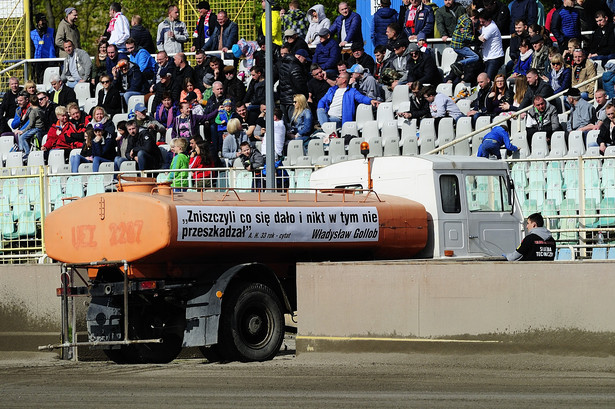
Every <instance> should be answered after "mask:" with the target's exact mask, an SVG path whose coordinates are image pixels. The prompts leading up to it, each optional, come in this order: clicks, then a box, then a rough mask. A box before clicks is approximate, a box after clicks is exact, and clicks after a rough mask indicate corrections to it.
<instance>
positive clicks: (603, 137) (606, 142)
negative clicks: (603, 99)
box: [596, 103, 615, 155]
mask: <svg viewBox="0 0 615 409" xmlns="http://www.w3.org/2000/svg"><path fill="white" fill-rule="evenodd" d="M605 110H606V117H607V119H608V121H604V122H602V125H601V126H600V133H599V134H598V139H597V140H596V143H597V144H598V147H599V148H600V154H601V155H604V151H605V150H606V148H607V146H611V145H613V141H614V140H615V106H614V105H613V104H612V103H609V104H607V106H606V108H605Z"/></svg>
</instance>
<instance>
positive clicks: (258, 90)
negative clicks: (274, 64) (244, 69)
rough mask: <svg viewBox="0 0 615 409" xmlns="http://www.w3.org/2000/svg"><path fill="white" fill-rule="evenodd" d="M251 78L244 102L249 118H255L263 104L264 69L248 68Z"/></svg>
mask: <svg viewBox="0 0 615 409" xmlns="http://www.w3.org/2000/svg"><path fill="white" fill-rule="evenodd" d="M250 75H251V76H252V80H251V81H250V84H249V85H248V91H247V92H246V96H245V99H244V102H245V103H246V104H247V106H246V108H247V109H248V116H249V118H250V120H254V121H255V120H256V118H257V117H258V115H259V114H260V109H261V105H265V70H264V69H263V68H262V67H252V69H251V70H250Z"/></svg>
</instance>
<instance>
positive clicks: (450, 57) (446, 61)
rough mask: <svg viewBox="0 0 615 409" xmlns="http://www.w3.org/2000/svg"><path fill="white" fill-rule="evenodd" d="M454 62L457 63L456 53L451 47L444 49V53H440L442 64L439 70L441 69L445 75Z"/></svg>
mask: <svg viewBox="0 0 615 409" xmlns="http://www.w3.org/2000/svg"><path fill="white" fill-rule="evenodd" d="M455 61H457V53H456V52H455V50H453V49H452V48H451V47H446V48H445V49H444V51H442V64H441V65H440V68H442V71H444V73H445V74H448V73H449V71H450V70H451V65H452V64H453V63H454V62H455Z"/></svg>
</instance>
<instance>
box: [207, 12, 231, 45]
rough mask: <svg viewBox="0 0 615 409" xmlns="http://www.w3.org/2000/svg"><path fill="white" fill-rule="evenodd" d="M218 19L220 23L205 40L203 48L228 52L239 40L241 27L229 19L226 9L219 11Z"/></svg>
mask: <svg viewBox="0 0 615 409" xmlns="http://www.w3.org/2000/svg"><path fill="white" fill-rule="evenodd" d="M217 21H218V24H217V25H216V28H214V32H213V33H212V34H211V37H209V38H208V39H207V41H206V42H205V45H204V46H203V50H205V51H216V50H220V51H223V52H227V51H229V50H230V49H231V48H232V47H233V45H234V44H237V41H239V27H238V26H237V23H235V22H234V21H231V20H229V18H228V15H227V13H226V11H225V10H220V11H219V12H218V16H217Z"/></svg>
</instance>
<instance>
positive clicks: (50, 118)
mask: <svg viewBox="0 0 615 409" xmlns="http://www.w3.org/2000/svg"><path fill="white" fill-rule="evenodd" d="M36 98H37V99H38V104H39V108H40V109H41V116H42V118H43V124H44V130H45V133H47V132H48V131H49V128H51V125H53V124H55V123H56V122H58V118H57V117H56V107H57V106H58V104H56V103H54V102H52V101H51V100H50V99H49V95H47V93H46V92H43V91H41V92H38V93H37V94H36Z"/></svg>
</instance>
